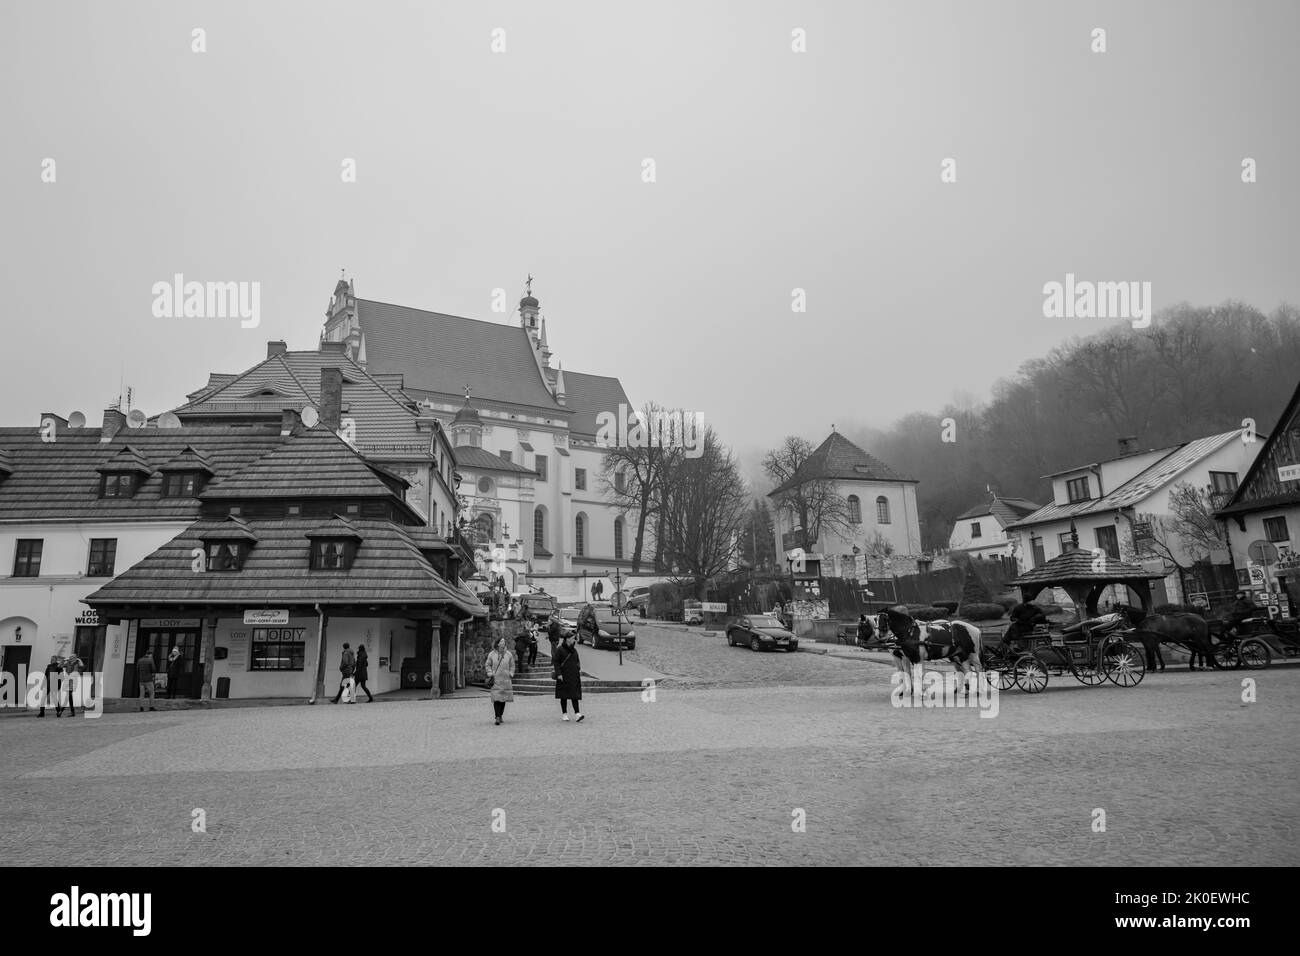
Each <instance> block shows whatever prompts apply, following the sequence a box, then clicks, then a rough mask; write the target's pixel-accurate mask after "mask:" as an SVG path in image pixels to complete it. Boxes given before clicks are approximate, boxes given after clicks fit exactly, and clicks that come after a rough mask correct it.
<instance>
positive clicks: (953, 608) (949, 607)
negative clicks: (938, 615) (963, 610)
mask: <svg viewBox="0 0 1300 956" xmlns="http://www.w3.org/2000/svg"><path fill="white" fill-rule="evenodd" d="M930 607H937V608H942V609H943V610H944V611H945V612H947V613H948V614H956V613H957V602H956V601H935V602H934V603H933V604H931V605H930Z"/></svg>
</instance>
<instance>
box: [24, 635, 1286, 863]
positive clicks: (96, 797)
mask: <svg viewBox="0 0 1300 956" xmlns="http://www.w3.org/2000/svg"><path fill="white" fill-rule="evenodd" d="M687 637H688V635H685V634H681V633H680V632H678V633H669V632H668V631H667V630H666V629H664V630H660V629H658V628H652V627H647V628H644V629H642V628H638V650H637V652H636V654H637V656H638V657H642V656H643V655H646V656H649V657H652V658H654V659H655V660H656V661H657V669H660V670H664V671H666V672H668V673H673V674H681V672H682V671H683V670H684V669H688V670H691V671H693V672H696V674H698V675H702V676H701V677H700V679H699V680H696V681H687V682H684V683H682V684H679V685H669V686H665V687H662V688H658V689H657V690H656V693H655V699H654V700H653V701H649V700H644V699H642V696H641V695H640V694H635V693H633V694H602V695H591V696H590V697H589V699H588V700H586V701H585V702H584V703H585V704H586V710H587V711H588V713H589V714H590V717H589V719H588V720H586V721H585V722H583V723H581V724H577V723H573V722H569V723H562V722H561V721H560V719H559V713H558V708H557V706H556V703H555V701H553V700H550V699H547V698H531V699H520V700H517V701H516V702H515V703H514V704H511V705H510V706H509V708H508V709H507V712H506V723H505V724H503V725H502V726H500V727H497V726H495V725H494V724H493V722H492V719H491V708H490V707H489V705H488V703H487V702H486V700H477V699H458V700H447V701H412V702H403V703H387V704H358V705H356V706H354V707H328V706H316V707H306V706H300V707H272V708H245V709H231V710H211V711H200V710H196V711H183V712H174V713H152V714H151V713H145V714H139V713H124V714H106V715H104V716H102V717H100V718H98V719H83V718H80V717H79V718H77V719H75V720H69V719H67V718H64V719H62V720H51V719H48V718H47V719H45V720H37V719H35V718H27V717H22V718H12V719H6V720H4V721H2V722H0V761H2V765H3V766H4V768H5V770H6V779H5V785H4V787H3V788H0V832H3V833H4V834H5V838H6V839H5V844H6V846H7V847H8V848H9V850H10V851H11V852H7V853H6V855H5V856H6V862H7V863H11V864H24V863H39V862H47V861H48V857H46V856H44V854H46V853H47V852H48V848H49V847H50V846H51V845H52V844H51V843H50V840H49V837H50V835H51V834H52V833H60V834H63V835H65V836H66V835H67V834H68V832H69V829H68V828H69V825H70V824H71V825H72V826H73V827H75V832H76V835H77V838H76V839H75V840H67V839H61V840H60V843H59V845H60V847H61V850H60V854H61V855H60V859H61V861H62V862H64V863H68V864H90V865H100V864H110V863H111V864H138V863H160V864H194V865H239V864H415V863H436V864H449V863H472V864H496V865H521V864H523V865H527V864H532V863H574V864H580V863H614V864H638V863H647V864H663V863H669V864H672V863H676V864H694V863H720V864H739V863H746V864H777V863H789V864H821V865H827V864H900V865H914V864H989V863H991V864H997V863H1018V864H1029V863H1033V864H1068V863H1077V864H1083V865H1138V864H1161V865H1170V866H1176V865H1197V864H1228V865H1243V866H1244V865H1295V864H1297V863H1300V850H1298V849H1297V846H1298V841H1297V836H1296V829H1295V825H1294V823H1293V818H1294V810H1295V794H1296V792H1297V789H1298V788H1300V760H1298V759H1297V753H1296V745H1295V743H1294V737H1293V728H1294V727H1295V726H1296V717H1297V714H1298V712H1300V670H1297V669H1282V668H1275V669H1270V670H1269V671H1264V672H1254V673H1252V674H1250V675H1247V676H1249V677H1251V678H1254V679H1255V680H1256V682H1257V686H1256V695H1257V699H1256V701H1255V702H1251V703H1245V702H1243V701H1242V686H1241V680H1242V679H1243V676H1244V675H1242V674H1241V673H1240V672H1231V673H1210V674H1202V673H1197V674H1188V673H1186V672H1179V673H1174V672H1167V673H1165V674H1157V675H1153V676H1151V677H1149V678H1148V679H1147V680H1146V681H1145V682H1144V683H1143V684H1142V685H1141V686H1139V687H1137V688H1134V689H1130V690H1124V689H1119V688H1114V687H1110V686H1105V687H1099V688H1086V687H1082V686H1080V685H1078V684H1075V683H1074V682H1073V681H1072V680H1071V679H1070V678H1068V677H1066V678H1064V679H1060V680H1057V679H1054V680H1053V682H1052V685H1051V686H1050V687H1049V688H1048V690H1047V691H1046V692H1045V693H1043V694H1040V695H1037V696H1032V697H1031V696H1028V695H1025V694H1023V693H1021V692H1019V691H1010V692H1007V693H1005V694H1003V695H1001V697H1000V698H999V699H998V713H997V716H996V717H994V718H991V719H990V718H983V717H980V716H979V711H978V710H976V709H964V708H963V709H929V708H908V709H900V708H895V707H892V706H891V705H890V684H889V675H890V672H891V671H890V668H888V667H886V666H882V665H880V664H863V663H859V662H856V661H844V660H835V659H831V658H826V657H820V656H815V655H809V654H798V655H782V654H754V653H752V652H749V651H744V650H740V649H735V650H729V649H727V648H726V645H725V642H723V640H722V639H721V638H720V637H718V638H717V639H716V640H714V641H711V642H710V641H705V640H702V639H701V638H699V637H698V636H697V635H689V638H690V639H691V640H692V641H695V642H696V643H694V644H689V643H686V639H687ZM643 649H644V650H643ZM589 653H597V652H592V651H586V650H584V654H589ZM599 653H605V652H599ZM668 665H671V666H668ZM702 684H711V685H712V686H700V685H702ZM198 809H201V810H202V811H203V815H204V818H205V821H206V832H194V831H193V828H192V825H191V824H192V821H193V820H194V819H195V813H194V811H195V810H198ZM1098 810H1104V811H1105V830H1104V832H1098V830H1097V829H1096V821H1097V820H1098V819H1099V817H1098V815H1097V813H1096V811H1098ZM800 820H802V821H803V822H804V823H805V826H804V828H803V829H802V831H797V830H796V829H795V828H794V827H793V826H792V825H793V824H796V823H798V822H799V821H800ZM494 821H495V823H496V824H497V829H496V830H494V826H493V825H494ZM20 847H32V848H33V849H32V850H31V851H30V852H23V851H20V850H19V849H18V848H20Z"/></svg>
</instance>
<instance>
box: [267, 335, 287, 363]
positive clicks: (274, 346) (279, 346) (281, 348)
mask: <svg viewBox="0 0 1300 956" xmlns="http://www.w3.org/2000/svg"><path fill="white" fill-rule="evenodd" d="M287 351H289V346H288V344H287V343H286V342H285V341H284V339H276V340H275V341H273V342H267V343H266V357H267V358H274V357H275V356H277V355H283V354H284V353H285V352H287Z"/></svg>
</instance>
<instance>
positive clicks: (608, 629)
mask: <svg viewBox="0 0 1300 956" xmlns="http://www.w3.org/2000/svg"><path fill="white" fill-rule="evenodd" d="M587 606H588V607H591V605H587ZM593 611H594V612H595V614H596V623H597V625H598V629H597V631H596V633H595V634H592V633H591V632H590V631H588V630H585V629H584V630H579V631H578V642H579V643H584V642H585V643H587V644H590V645H591V646H592V647H593V648H595V649H596V650H601V649H603V648H611V649H616V648H617V647H618V633H619V621H620V617H621V615H619V614H618V613H616V612H614V611H610V610H609V609H608V608H603V607H602V608H593ZM622 625H623V647H624V649H625V650H629V651H634V650H636V631H634V630H633V629H632V625H631V624H630V623H629V622H628V620H627V619H626V618H622Z"/></svg>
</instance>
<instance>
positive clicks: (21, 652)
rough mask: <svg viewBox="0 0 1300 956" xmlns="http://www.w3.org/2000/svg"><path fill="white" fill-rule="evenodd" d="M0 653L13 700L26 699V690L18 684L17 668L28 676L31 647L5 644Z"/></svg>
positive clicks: (28, 645)
mask: <svg viewBox="0 0 1300 956" xmlns="http://www.w3.org/2000/svg"><path fill="white" fill-rule="evenodd" d="M0 651H2V652H3V653H4V657H5V659H4V670H5V672H6V673H8V674H9V686H10V687H12V688H13V694H14V700H17V701H23V700H26V699H27V688H26V687H23V686H21V685H20V684H19V683H18V668H20V667H21V668H23V670H24V671H25V672H27V673H29V674H30V672H31V667H30V666H29V665H30V664H31V662H32V646H31V645H30V644H23V645H18V644H6V645H5V646H4V647H3V648H0Z"/></svg>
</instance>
